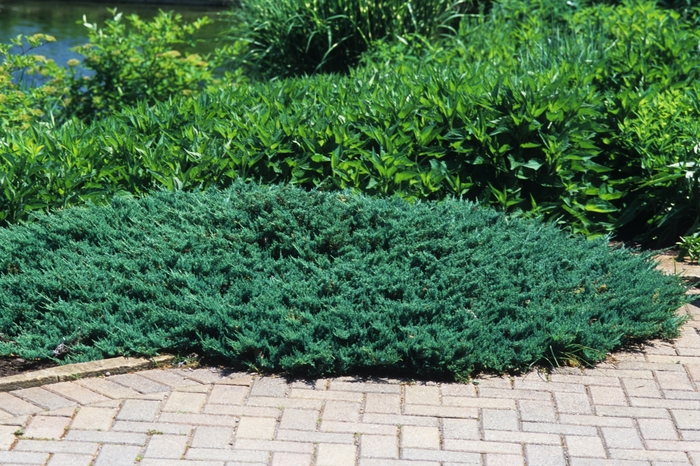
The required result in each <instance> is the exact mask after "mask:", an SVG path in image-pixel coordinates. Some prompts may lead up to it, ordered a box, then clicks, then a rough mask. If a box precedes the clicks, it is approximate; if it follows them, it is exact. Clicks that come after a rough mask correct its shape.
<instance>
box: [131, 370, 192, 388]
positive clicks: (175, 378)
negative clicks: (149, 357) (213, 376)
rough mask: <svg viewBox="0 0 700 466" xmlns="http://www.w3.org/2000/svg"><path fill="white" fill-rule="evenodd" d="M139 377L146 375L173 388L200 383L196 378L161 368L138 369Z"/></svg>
mask: <svg viewBox="0 0 700 466" xmlns="http://www.w3.org/2000/svg"><path fill="white" fill-rule="evenodd" d="M139 375H140V376H141V377H146V378H147V379H151V380H153V381H154V382H157V383H159V384H161V385H167V386H169V387H173V388H183V387H193V386H194V387H196V386H200V385H202V384H201V383H199V382H197V381H196V380H192V379H186V378H185V377H182V376H181V375H179V374H176V373H175V372H173V371H164V370H161V369H152V370H149V371H140V372H139Z"/></svg>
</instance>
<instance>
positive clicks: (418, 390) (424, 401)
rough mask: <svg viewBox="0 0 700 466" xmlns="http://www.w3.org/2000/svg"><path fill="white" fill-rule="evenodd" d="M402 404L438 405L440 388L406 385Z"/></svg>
mask: <svg viewBox="0 0 700 466" xmlns="http://www.w3.org/2000/svg"><path fill="white" fill-rule="evenodd" d="M405 390H406V391H405V395H404V396H405V397H404V402H405V403H407V404H417V405H439V404H440V387H438V386H425V385H406V388H405Z"/></svg>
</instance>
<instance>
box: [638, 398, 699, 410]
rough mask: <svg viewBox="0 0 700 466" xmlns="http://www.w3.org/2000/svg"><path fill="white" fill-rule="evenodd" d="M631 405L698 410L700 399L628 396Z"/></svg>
mask: <svg viewBox="0 0 700 466" xmlns="http://www.w3.org/2000/svg"><path fill="white" fill-rule="evenodd" d="M630 404H631V405H632V406H639V407H643V408H669V409H694V410H700V400H666V399H664V398H661V399H659V398H636V397H632V398H630Z"/></svg>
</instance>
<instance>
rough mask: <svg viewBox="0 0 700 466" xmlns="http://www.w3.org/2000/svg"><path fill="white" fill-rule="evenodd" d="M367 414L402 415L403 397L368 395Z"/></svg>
mask: <svg viewBox="0 0 700 466" xmlns="http://www.w3.org/2000/svg"><path fill="white" fill-rule="evenodd" d="M365 413H381V414H401V395H399V394H388V393H367V398H366V401H365Z"/></svg>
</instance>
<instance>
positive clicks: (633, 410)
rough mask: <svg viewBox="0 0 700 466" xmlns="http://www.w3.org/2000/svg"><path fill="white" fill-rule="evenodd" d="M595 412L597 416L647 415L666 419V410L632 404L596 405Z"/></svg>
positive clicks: (637, 416) (633, 416)
mask: <svg viewBox="0 0 700 466" xmlns="http://www.w3.org/2000/svg"><path fill="white" fill-rule="evenodd" d="M595 411H596V414H598V415H599V416H614V417H630V418H639V417H647V418H654V419H667V418H668V412H667V411H666V410H665V409H661V408H638V407H632V406H596V407H595Z"/></svg>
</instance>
